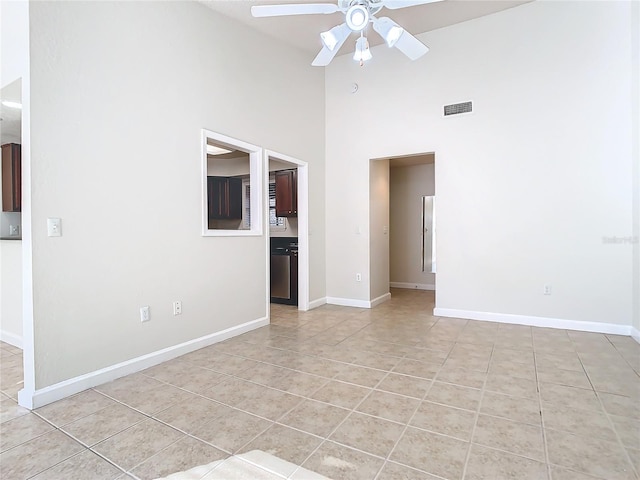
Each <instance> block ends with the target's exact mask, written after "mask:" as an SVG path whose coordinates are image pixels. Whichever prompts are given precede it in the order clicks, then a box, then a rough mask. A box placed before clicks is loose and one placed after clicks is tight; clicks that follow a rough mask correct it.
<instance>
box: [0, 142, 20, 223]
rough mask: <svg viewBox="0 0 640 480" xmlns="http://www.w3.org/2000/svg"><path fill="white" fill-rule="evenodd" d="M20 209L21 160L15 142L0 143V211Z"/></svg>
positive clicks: (18, 146)
mask: <svg viewBox="0 0 640 480" xmlns="http://www.w3.org/2000/svg"><path fill="white" fill-rule="evenodd" d="M21 209H22V161H21V148H20V145H18V144H17V143H7V144H5V145H2V211H3V212H19V211H21Z"/></svg>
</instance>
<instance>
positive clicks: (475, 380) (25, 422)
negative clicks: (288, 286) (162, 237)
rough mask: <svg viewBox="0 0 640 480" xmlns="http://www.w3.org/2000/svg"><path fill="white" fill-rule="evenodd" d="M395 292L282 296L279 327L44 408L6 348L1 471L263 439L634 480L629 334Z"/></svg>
mask: <svg viewBox="0 0 640 480" xmlns="http://www.w3.org/2000/svg"><path fill="white" fill-rule="evenodd" d="M392 295H393V296H392V299H391V300H390V301H389V302H387V303H384V304H382V305H380V306H378V307H376V308H374V309H372V310H362V309H355V308H346V307H336V306H324V307H321V308H318V309H316V310H313V311H310V312H306V313H300V312H298V311H297V310H295V309H294V308H291V307H285V306H278V305H273V306H272V324H271V325H270V326H268V327H264V328H260V329H258V330H255V331H253V332H250V333H247V334H245V335H242V336H239V337H236V338H234V339H231V340H228V341H226V342H223V343H219V344H216V345H213V346H211V347H207V348H204V349H202V350H198V351H196V352H193V353H190V354H188V355H185V356H183V357H180V358H178V359H175V360H172V361H169V362H166V363H164V364H162V365H159V366H157V367H153V368H150V369H148V370H145V371H143V372H141V373H137V374H134V375H130V376H128V377H124V378H122V379H119V380H116V381H114V382H111V383H109V384H106V385H102V386H100V387H96V388H94V389H91V390H87V391H85V392H82V393H79V394H78V395H75V396H73V397H71V398H67V399H65V400H61V401H59V402H56V403H54V404H51V405H48V406H45V407H43V408H40V409H37V410H35V411H33V412H29V411H28V410H25V409H22V408H21V407H18V406H17V404H16V401H15V399H16V395H17V391H18V390H19V389H20V388H21V384H20V381H21V376H22V370H21V369H22V358H21V352H20V350H18V349H15V348H14V347H11V346H10V345H7V344H1V345H0V354H1V366H2V368H1V380H2V383H1V384H0V389H1V392H2V393H1V399H2V400H1V402H0V407H1V424H0V452H1V453H0V477H1V478H2V479H7V480H8V479H26V478H34V479H38V480H43V479H46V480H52V479H54V480H55V479H64V480H72V479H91V480H99V479H115V478H119V479H128V478H139V479H149V478H155V477H157V476H163V475H167V474H169V473H172V472H175V471H180V470H185V469H188V468H191V467H193V466H195V465H199V464H205V463H209V462H212V461H214V460H216V459H223V458H226V457H228V456H229V455H231V454H235V453H241V452H246V451H249V450H254V449H259V450H264V451H266V452H269V453H272V454H275V455H277V456H279V457H281V458H283V459H285V460H287V461H289V462H292V463H294V464H297V465H303V466H304V467H305V468H307V469H309V470H312V471H315V472H318V473H321V474H323V475H325V476H327V477H330V478H332V479H334V480H341V479H376V480H399V479H407V480H409V479H462V478H464V479H469V480H471V479H519V480H520V479H523V480H525V479H536V480H537V479H546V480H596V479H601V480H617V479H620V480H623V479H624V480H627V479H638V478H640V477H639V475H638V474H639V472H640V377H639V372H640V345H638V344H637V343H636V342H635V341H634V340H633V339H631V338H630V337H623V336H616V335H602V334H594V333H586V332H577V331H567V330H554V329H544V328H532V327H526V326H518V325H504V324H497V323H489V322H476V321H467V320H460V319H448V318H438V317H433V316H431V315H430V313H429V312H431V311H432V309H433V302H434V297H433V293H432V292H420V291H408V290H393V292H392ZM290 478H292V479H301V478H302V477H301V476H300V475H299V474H297V473H296V471H291V472H290Z"/></svg>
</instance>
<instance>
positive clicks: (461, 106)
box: [444, 102, 472, 117]
mask: <svg viewBox="0 0 640 480" xmlns="http://www.w3.org/2000/svg"><path fill="white" fill-rule="evenodd" d="M471 111H472V109H471V102H463V103H454V104H453V105H445V106H444V116H445V117H448V116H449V115H458V114H460V113H469V112H471Z"/></svg>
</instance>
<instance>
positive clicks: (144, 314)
mask: <svg viewBox="0 0 640 480" xmlns="http://www.w3.org/2000/svg"><path fill="white" fill-rule="evenodd" d="M149 320H151V312H150V309H149V306H145V307H140V321H141V322H148V321H149Z"/></svg>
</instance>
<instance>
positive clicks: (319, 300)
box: [309, 297, 327, 310]
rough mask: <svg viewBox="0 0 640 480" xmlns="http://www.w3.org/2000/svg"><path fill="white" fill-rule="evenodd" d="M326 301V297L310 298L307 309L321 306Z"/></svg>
mask: <svg viewBox="0 0 640 480" xmlns="http://www.w3.org/2000/svg"><path fill="white" fill-rule="evenodd" d="M326 303H327V297H322V298H317V299H316V300H312V301H311V302H309V310H313V309H314V308H318V307H321V306H322V305H325V304H326Z"/></svg>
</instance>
